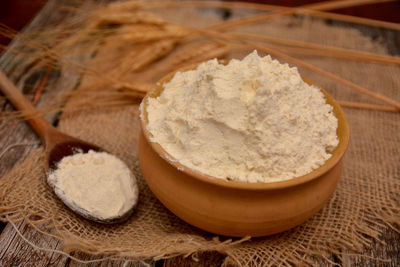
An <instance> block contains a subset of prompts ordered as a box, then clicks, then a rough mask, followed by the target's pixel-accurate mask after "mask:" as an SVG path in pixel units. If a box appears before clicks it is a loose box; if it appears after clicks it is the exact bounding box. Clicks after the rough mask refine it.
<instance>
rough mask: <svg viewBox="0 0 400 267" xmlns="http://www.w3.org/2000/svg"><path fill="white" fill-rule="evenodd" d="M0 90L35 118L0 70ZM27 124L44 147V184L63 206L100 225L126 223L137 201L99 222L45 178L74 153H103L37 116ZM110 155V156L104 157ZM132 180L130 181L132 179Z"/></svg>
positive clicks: (20, 108) (34, 110) (23, 99)
mask: <svg viewBox="0 0 400 267" xmlns="http://www.w3.org/2000/svg"><path fill="white" fill-rule="evenodd" d="M0 90H1V91H2V92H3V93H4V94H5V95H6V96H7V98H8V99H9V100H10V102H11V103H12V104H13V105H14V106H15V107H16V108H18V109H19V110H20V111H23V112H24V113H25V114H37V110H36V109H35V107H34V106H33V105H32V104H31V103H30V102H29V101H28V100H27V99H26V98H25V97H24V95H23V94H22V93H21V92H20V91H19V90H18V88H16V87H15V85H14V84H13V83H12V82H11V81H10V80H9V79H8V78H7V76H6V75H5V74H4V73H3V72H2V71H1V70H0ZM27 120H28V122H29V124H30V125H31V126H32V128H33V129H34V130H35V132H36V133H37V134H38V136H39V137H40V139H41V141H42V143H43V144H44V147H45V154H46V161H47V164H46V165H45V170H46V175H47V183H48V184H49V186H50V187H51V188H52V189H53V191H54V192H55V194H56V195H57V196H58V198H60V199H61V200H62V201H63V202H64V204H65V205H66V206H67V207H69V208H70V209H71V210H73V211H74V212H75V213H77V214H79V215H81V216H82V217H84V218H86V219H89V220H92V221H96V222H99V223H104V224H111V223H118V222H122V221H124V220H126V219H127V218H128V217H129V216H130V215H131V214H132V212H133V210H134V208H135V207H136V204H137V199H138V198H137V197H136V200H135V201H134V203H133V204H132V206H131V207H130V208H129V209H128V210H127V211H126V212H124V213H123V214H121V215H118V216H113V217H109V218H100V217H97V216H96V215H94V214H92V213H91V212H89V211H87V210H85V209H84V208H82V207H80V206H79V205H77V204H76V203H75V202H74V201H73V200H71V199H68V198H67V197H66V196H65V195H64V194H63V193H62V192H61V191H60V190H56V184H55V183H53V182H51V181H50V180H49V174H50V173H51V172H52V171H55V170H56V169H57V165H58V163H59V162H60V161H61V160H62V159H63V158H65V157H67V156H72V155H74V154H76V153H88V152H89V151H90V150H93V151H95V152H106V153H108V152H107V151H105V150H103V149H102V148H100V147H99V146H96V145H93V144H90V143H88V142H86V141H83V140H80V139H78V138H75V137H72V136H69V135H66V134H64V133H62V132H60V131H59V130H57V129H56V128H54V127H53V126H52V125H50V124H49V123H48V122H47V121H46V120H45V119H44V118H42V117H39V116H30V117H27ZM108 154H110V153H108ZM132 177H134V176H133V175H132ZM133 187H134V191H135V192H138V187H137V183H136V179H134V183H133Z"/></svg>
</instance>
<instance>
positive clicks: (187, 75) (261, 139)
mask: <svg viewBox="0 0 400 267" xmlns="http://www.w3.org/2000/svg"><path fill="white" fill-rule="evenodd" d="M163 86H164V91H163V92H162V93H161V95H160V96H159V97H157V98H149V99H148V103H147V104H148V105H147V113H148V125H147V129H148V131H149V132H150V133H151V134H152V135H153V137H152V140H151V141H153V142H157V143H159V144H160V145H161V146H162V147H163V148H164V149H165V150H166V151H167V152H168V153H169V154H170V155H171V156H172V157H174V158H175V159H176V160H178V161H179V162H180V163H182V164H183V165H185V166H187V167H189V168H191V169H194V170H197V171H199V172H201V173H205V174H208V175H211V176H215V177H217V178H222V179H227V180H237V181H246V182H273V181H282V180H287V179H290V178H294V177H298V176H301V175H304V174H307V173H309V172H311V171H312V170H314V169H316V168H318V167H319V166H321V165H322V164H323V163H324V162H325V161H326V160H327V159H328V158H330V157H331V152H332V151H333V149H334V148H335V147H336V146H337V145H338V142H339V141H338V137H337V134H336V130H337V125H338V122H337V118H336V117H335V116H334V114H333V111H332V110H333V108H332V106H330V105H329V104H326V100H325V98H324V95H323V93H322V92H321V91H320V90H319V89H318V88H316V87H314V86H310V85H308V84H306V83H305V82H304V81H303V80H302V79H301V77H300V75H299V73H298V71H297V69H296V68H291V67H289V66H288V65H287V64H280V63H279V62H278V61H277V60H272V59H271V57H270V56H266V57H259V56H258V54H257V52H256V51H254V52H253V53H251V54H249V55H248V56H246V57H245V58H244V59H243V60H231V61H230V62H229V64H228V65H222V64H219V63H218V61H217V60H216V59H214V60H210V61H207V62H204V63H202V64H200V65H199V66H198V67H197V69H195V70H191V71H187V72H178V73H176V74H175V76H174V77H173V78H172V79H171V81H169V82H168V83H166V84H164V85H163Z"/></svg>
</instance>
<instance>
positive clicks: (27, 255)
mask: <svg viewBox="0 0 400 267" xmlns="http://www.w3.org/2000/svg"><path fill="white" fill-rule="evenodd" d="M62 3H63V1H57V0H52V1H49V2H48V4H47V5H46V6H45V7H44V8H43V9H42V11H41V12H40V13H39V14H38V15H37V16H36V18H35V19H34V20H33V21H32V22H31V24H30V25H29V26H28V27H27V28H26V29H25V30H24V32H26V33H29V32H31V31H33V30H38V29H42V28H43V27H45V26H46V25H47V24H49V23H55V22H60V21H62V20H63V19H65V18H67V17H68V16H69V15H70V13H69V12H66V11H65V10H64V11H60V10H59V8H58V7H60V6H61V5H62ZM373 32H374V34H376V33H377V32H378V33H380V34H381V35H385V40H387V41H388V42H390V43H391V48H392V51H393V53H394V54H395V53H397V55H398V54H400V46H399V45H398V43H399V41H400V33H399V32H394V31H389V30H383V29H381V30H379V31H376V30H374V31H373ZM19 42H20V40H19V39H15V40H14V42H13V44H12V45H11V47H15V46H16V45H18V43H19ZM396 44H397V45H396ZM0 67H1V68H2V69H3V70H4V71H5V72H6V73H7V75H9V77H10V78H11V79H12V80H13V81H14V82H15V83H16V84H17V86H18V87H19V88H24V92H25V93H29V95H30V96H32V95H35V93H36V91H37V90H38V88H40V82H41V81H42V80H43V78H44V77H45V76H49V77H50V78H51V81H52V85H54V88H56V89H55V90H57V91H68V90H73V89H74V88H75V87H76V85H77V84H78V82H79V75H71V74H68V73H62V72H61V73H60V72H57V71H52V72H50V73H47V71H46V70H43V69H40V70H37V69H35V68H33V67H32V65H30V64H29V62H28V61H26V60H25V59H24V58H20V57H15V56H14V55H13V54H12V53H10V52H6V53H4V54H3V55H2V56H1V58H0ZM65 81H68V82H67V83H66V82H65ZM32 86H33V87H32ZM31 100H32V98H31ZM35 101H36V100H35ZM45 102H46V97H42V98H40V99H39V101H38V102H37V103H36V106H38V107H40V106H42V105H43V103H45ZM0 103H1V110H2V112H4V111H10V110H13V108H12V106H11V105H10V104H9V103H8V102H7V101H5V100H4V99H1V100H0ZM47 119H48V120H50V121H51V122H53V123H54V122H55V121H56V119H57V117H56V116H55V115H53V116H47ZM0 129H1V130H0V154H1V160H0V176H3V175H4V174H5V173H6V172H7V171H9V170H10V169H11V168H12V167H13V166H14V165H15V164H17V163H19V162H21V161H23V160H24V158H25V157H26V156H27V155H28V154H29V153H30V152H31V151H32V150H33V149H34V148H35V147H37V146H39V145H40V142H39V139H38V138H37V136H36V135H35V134H34V133H33V131H32V130H31V129H30V127H29V126H28V125H27V124H26V123H24V122H23V121H22V120H19V119H14V120H2V121H0ZM16 144H20V145H17V146H15V145H16ZM16 227H17V228H18V230H19V231H20V232H21V234H22V235H23V236H24V237H26V238H27V239H28V240H30V241H31V242H33V243H34V244H36V245H37V246H39V247H42V248H50V249H56V250H57V249H60V244H59V242H58V241H56V240H54V239H52V238H50V237H48V236H44V235H42V234H40V233H38V232H37V231H35V230H34V229H33V228H31V227H30V226H28V225H27V224H26V223H25V222H20V223H18V224H17V225H16ZM0 231H1V236H0V266H44V265H46V266H53V265H54V266H74V265H81V264H78V263H76V262H74V261H72V260H71V259H69V258H67V257H65V256H62V255H60V254H58V253H52V252H45V251H38V250H36V249H34V248H32V246H30V245H29V244H27V243H26V242H25V241H24V240H23V239H21V237H20V236H19V235H17V233H16V231H15V229H14V228H13V226H12V225H11V224H9V223H8V224H5V223H1V224H0ZM383 232H384V233H383V235H382V236H381V239H382V240H385V241H386V243H387V244H388V245H387V246H383V245H382V244H381V243H379V242H374V243H373V244H372V246H371V247H370V248H367V249H366V250H365V251H364V256H367V257H357V258H351V259H350V258H348V259H347V258H346V257H345V258H344V261H341V260H340V259H339V258H338V257H336V256H334V255H333V257H332V259H333V261H335V262H336V263H337V264H342V265H357V266H375V265H376V264H377V263H376V261H374V260H373V259H370V258H369V257H371V258H383V259H391V260H392V263H391V264H390V265H391V266H400V234H399V233H396V232H395V231H393V230H392V229H390V228H387V229H384V231H383ZM73 255H74V256H77V257H79V258H81V259H86V260H89V259H91V258H92V257H91V256H90V255H83V254H79V253H78V254H77V253H75V254H73ZM223 259H224V256H223V255H220V254H218V253H216V252H208V253H203V254H200V255H199V257H198V261H194V260H193V259H192V258H191V257H188V258H182V257H178V258H174V259H170V260H165V261H158V262H150V264H151V265H152V266H161V265H164V266H176V265H183V264H185V265H190V266H210V265H213V266H219V265H221V263H222V262H223ZM123 263H124V262H122V261H119V262H109V261H106V262H102V263H93V264H91V265H96V266H97V265H101V266H119V265H122V264H123ZM325 264H326V263H325ZM141 265H142V264H141V263H136V264H134V263H128V266H141Z"/></svg>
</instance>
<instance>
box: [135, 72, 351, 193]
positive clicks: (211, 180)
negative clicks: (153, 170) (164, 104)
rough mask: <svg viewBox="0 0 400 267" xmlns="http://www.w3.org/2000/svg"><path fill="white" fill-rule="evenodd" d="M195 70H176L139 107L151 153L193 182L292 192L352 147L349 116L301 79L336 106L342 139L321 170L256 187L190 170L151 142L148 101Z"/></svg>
mask: <svg viewBox="0 0 400 267" xmlns="http://www.w3.org/2000/svg"><path fill="white" fill-rule="evenodd" d="M190 69H193V65H192V66H190V67H186V68H184V69H180V70H176V71H173V72H171V73H169V74H167V75H166V76H164V77H163V78H161V79H160V80H159V81H158V82H157V83H156V84H155V86H154V87H153V88H152V89H151V90H150V91H149V92H148V93H147V94H146V96H145V97H144V98H143V100H142V103H141V104H140V125H141V129H142V133H143V135H144V137H145V141H146V142H148V143H149V144H150V146H151V147H152V149H153V150H154V151H155V152H156V153H157V154H158V155H159V156H160V157H161V158H163V159H164V160H165V161H167V162H168V163H169V164H170V165H171V166H173V167H174V168H175V169H177V170H178V171H181V172H183V173H185V174H186V175H188V176H190V177H191V178H193V179H196V180H198V181H201V182H204V183H208V184H212V185H215V186H219V187H225V188H231V189H239V190H273V189H284V188H289V187H294V186H297V185H301V184H304V183H307V182H310V181H312V180H315V179H317V178H318V177H321V176H322V175H323V174H325V173H327V172H328V171H329V170H331V169H332V168H333V167H334V166H335V165H336V164H338V163H339V161H340V160H341V159H342V157H343V155H344V153H345V152H346V150H347V147H348V144H349V139H350V129H349V125H348V121H347V119H346V116H345V114H344V112H343V110H342V108H341V107H340V105H339V104H338V103H337V102H336V101H335V100H334V99H333V97H332V96H330V95H329V94H328V93H327V92H326V91H325V90H324V89H322V88H320V87H319V86H316V85H315V84H313V83H312V82H310V81H309V80H307V79H306V78H304V77H302V78H303V80H304V81H305V82H307V83H308V84H311V85H314V86H316V87H317V88H319V89H320V90H321V91H322V93H323V94H324V96H325V98H326V101H327V103H329V104H330V105H331V106H333V112H334V114H335V116H336V118H337V119H338V130H337V135H338V137H339V144H338V146H337V147H336V148H335V150H334V151H333V153H332V156H331V157H330V158H329V159H328V160H327V161H326V162H325V163H324V164H323V165H321V166H320V167H319V168H317V169H315V170H314V171H312V172H310V173H308V174H306V175H303V176H299V177H295V178H291V179H288V180H284V181H276V182H256V183H251V182H241V181H227V180H224V179H221V178H216V177H213V176H210V175H207V174H204V173H201V172H199V171H197V170H194V169H191V168H190V167H188V166H186V165H183V164H181V163H179V162H178V161H177V160H176V159H174V157H173V156H171V155H170V154H169V153H168V152H166V151H165V150H164V149H163V148H162V146H161V145H160V144H158V143H156V142H153V141H151V139H150V138H151V137H152V134H151V133H150V132H149V131H148V130H147V127H146V125H147V122H148V119H147V110H146V107H147V104H148V99H149V98H154V97H157V96H159V95H160V94H161V92H162V90H163V87H162V85H163V83H166V82H168V81H169V80H170V79H172V77H173V75H175V73H176V72H178V71H182V70H190Z"/></svg>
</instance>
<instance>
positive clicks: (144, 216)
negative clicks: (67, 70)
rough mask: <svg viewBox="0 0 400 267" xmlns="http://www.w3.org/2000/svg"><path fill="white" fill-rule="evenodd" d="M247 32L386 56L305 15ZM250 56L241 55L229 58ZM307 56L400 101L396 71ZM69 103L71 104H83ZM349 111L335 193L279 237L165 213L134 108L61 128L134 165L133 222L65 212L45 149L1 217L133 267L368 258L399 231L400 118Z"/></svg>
mask: <svg viewBox="0 0 400 267" xmlns="http://www.w3.org/2000/svg"><path fill="white" fill-rule="evenodd" d="M243 30H246V31H247V32H256V33H263V34H268V35H269V36H279V37H287V38H293V39H297V40H305V41H311V42H316V43H322V44H330V45H336V46H339V47H348V48H352V49H356V50H363V51H370V52H374V53H382V54H385V53H387V48H386V47H385V46H384V44H382V43H381V42H380V40H372V38H370V37H369V36H367V35H364V34H363V33H362V32H360V31H358V30H356V29H351V28H348V27H345V26H343V25H340V24H338V25H335V24H334V25H328V24H326V23H324V22H323V21H321V20H315V19H307V18H304V17H296V18H294V17H290V18H282V19H275V20H273V21H271V22H269V23H268V24H263V25H259V26H252V27H245V28H243ZM248 52H249V51H238V52H235V53H232V54H231V55H230V56H231V57H236V56H239V55H242V54H246V53H248ZM301 58H302V59H303V60H305V61H306V62H309V63H311V64H314V65H316V66H319V67H321V68H323V69H325V70H327V71H330V72H333V73H335V74H337V75H338V76H341V77H344V78H346V79H348V80H351V81H352V82H354V83H357V84H359V85H361V86H364V87H366V88H369V89H371V90H374V91H377V92H380V93H383V94H385V95H387V96H389V97H391V98H393V99H397V100H399V99H400V90H398V86H399V84H400V69H399V67H397V66H389V65H379V64H372V63H365V62H364V63H363V62H353V61H347V60H338V59H329V58H325V57H324V58H315V57H311V56H310V57H306V56H302V57H301ZM302 74H303V75H304V76H306V77H307V78H308V79H310V80H312V81H314V82H315V83H316V84H318V85H320V86H321V87H323V88H325V89H326V90H327V91H328V92H329V93H330V94H332V95H333V96H334V97H335V98H336V99H337V100H348V101H362V102H370V103H378V102H376V101H375V100H373V99H370V98H369V97H367V96H364V95H360V94H359V93H357V92H354V91H352V90H350V89H348V88H345V87H344V86H341V85H338V84H336V83H334V82H332V81H330V80H328V79H326V78H324V77H321V76H318V75H316V74H314V73H311V72H307V71H304V70H302ZM78 90H79V88H78ZM70 101H71V103H69V104H73V101H75V100H74V99H73V98H72V99H71V100H70ZM67 105H68V104H67ZM345 113H346V115H347V118H348V120H349V123H350V129H351V142H350V147H349V150H348V152H347V154H346V155H345V158H344V169H343V174H342V177H341V180H340V182H339V185H338V187H337V190H336V192H335V193H334V195H333V197H332V198H331V199H330V201H329V202H328V204H327V205H326V206H325V207H324V208H323V209H322V210H321V211H320V212H318V213H317V214H316V215H315V216H313V217H312V218H311V219H309V220H308V221H306V222H305V223H303V224H302V225H300V226H298V227H296V228H294V229H292V230H289V231H287V232H284V233H281V234H277V235H274V236H271V237H264V238H256V239H251V240H240V239H234V240H229V239H226V238H225V237H219V238H215V235H213V234H210V233H206V232H204V231H201V230H199V229H196V228H194V227H192V226H190V225H188V224H186V223H185V222H183V221H182V220H180V219H179V218H177V217H176V216H175V215H173V214H172V213H170V212H169V211H168V210H167V209H166V208H164V207H163V205H162V204H161V203H160V202H159V201H158V200H157V199H156V198H155V197H154V195H153V194H152V193H151V191H150V190H149V188H148V187H147V185H146V183H145V181H144V179H143V177H142V174H141V171H140V168H139V166H138V158H137V142H138V135H139V131H140V128H139V119H138V106H137V105H134V104H132V105H130V106H124V107H114V108H100V109H96V110H89V111H80V112H78V111H73V112H65V113H64V114H63V115H62V116H61V118H60V123H59V128H60V130H62V131H64V132H66V133H68V134H71V135H73V136H76V137H79V138H82V139H84V140H87V141H90V142H92V143H95V144H98V145H100V146H101V147H104V148H105V149H107V150H108V151H110V152H111V153H114V154H115V155H117V156H118V157H120V158H121V159H122V160H124V161H125V162H126V163H127V164H128V166H130V168H131V170H132V171H133V172H134V174H135V175H136V177H137V178H138V181H139V188H140V198H139V204H138V207H137V209H136V211H135V212H134V214H133V216H132V217H131V218H130V219H129V220H128V221H127V222H125V223H123V224H119V225H107V226H105V225H101V224H97V223H92V222H89V221H87V220H85V219H82V218H80V217H79V216H76V215H75V214H74V213H73V212H71V211H70V210H69V209H67V208H66V207H65V206H64V205H63V204H62V203H61V202H60V201H59V200H58V199H57V198H56V197H55V195H54V194H53V192H52V191H51V189H50V188H49V187H48V185H47V184H46V179H45V175H44V164H45V162H44V153H43V149H42V148H39V149H37V150H36V151H34V152H33V153H32V154H31V155H29V156H28V157H27V159H26V160H25V161H24V162H23V163H22V164H20V165H19V166H16V167H15V168H14V169H13V170H12V171H11V172H10V173H8V174H7V175H5V176H4V177H2V178H1V179H0V215H1V218H2V220H4V221H7V220H12V221H13V222H16V221H20V220H23V219H25V220H27V221H28V222H29V223H30V224H32V225H34V226H35V227H37V228H38V229H40V230H41V231H43V232H44V233H45V234H49V235H52V236H54V237H55V238H57V239H59V240H61V241H62V244H63V248H64V250H66V251H76V250H78V251H82V252H87V253H91V254H112V255H114V256H115V257H117V258H118V257H129V258H130V259H133V260H143V259H144V260H146V259H159V258H166V257H172V256H175V255H190V254H191V253H195V252H199V251H207V250H211V251H219V252H221V253H225V254H226V255H227V257H226V259H225V263H226V264H228V263H229V264H230V263H233V264H236V265H240V266H267V265H293V264H295V265H298V264H315V263H316V262H319V263H321V262H324V261H326V262H329V259H330V255H331V254H332V253H335V254H336V255H338V256H339V257H340V256H341V255H344V254H348V253H361V252H362V251H363V249H364V248H365V247H368V246H369V244H370V243H371V241H372V240H373V239H378V238H379V235H380V234H381V231H382V229H383V227H387V226H390V227H393V228H396V227H397V228H396V229H399V228H398V226H399V222H400V217H399V214H400V207H399V206H400V205H399V201H400V199H399V192H400V145H399V144H400V134H399V130H400V115H399V114H398V113H390V112H379V111H367V110H357V109H347V108H346V109H345ZM154 167H155V168H156V167H157V166H154ZM177 193H178V192H177ZM224 240H226V241H225V242H223V241H224Z"/></svg>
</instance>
